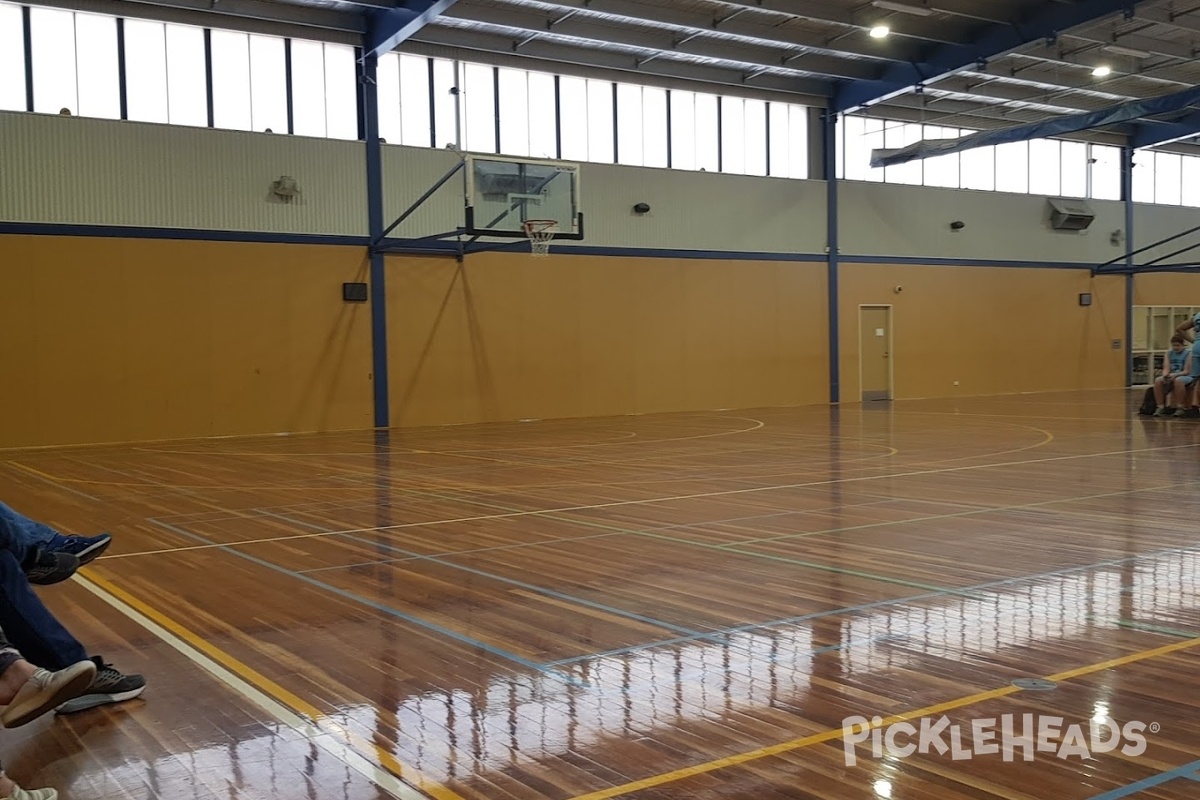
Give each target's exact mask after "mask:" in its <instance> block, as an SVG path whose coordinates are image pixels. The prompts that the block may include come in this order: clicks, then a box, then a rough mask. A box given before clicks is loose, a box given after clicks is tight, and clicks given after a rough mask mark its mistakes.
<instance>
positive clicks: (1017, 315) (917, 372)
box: [839, 264, 1125, 402]
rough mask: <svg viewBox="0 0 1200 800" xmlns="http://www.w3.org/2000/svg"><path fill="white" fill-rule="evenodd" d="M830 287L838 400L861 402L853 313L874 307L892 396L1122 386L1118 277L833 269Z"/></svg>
mask: <svg viewBox="0 0 1200 800" xmlns="http://www.w3.org/2000/svg"><path fill="white" fill-rule="evenodd" d="M896 286H901V287H903V291H901V292H900V293H896V291H895V287H896ZM839 288H840V295H839V300H840V305H839V314H840V320H839V331H840V335H841V360H840V364H841V371H842V375H841V389H842V400H843V401H844V402H856V401H858V400H859V398H860V397H861V393H860V390H859V364H858V357H859V344H858V336H859V330H858V308H859V306H860V305H876V304H877V305H888V304H890V305H892V307H893V310H892V327H893V341H892V356H893V361H894V363H893V370H894V391H895V396H896V397H897V398H898V399H904V398H914V397H954V396H964V397H966V396H975V395H986V394H1006V393H1012V392H1036V391H1053V390H1070V389H1081V388H1083V389H1090V388H1103V387H1116V386H1123V385H1124V355H1123V352H1124V351H1123V350H1113V349H1112V340H1114V339H1121V340H1124V338H1125V305H1124V303H1125V294H1124V293H1125V288H1124V278H1123V277H1121V276H1105V277H1100V278H1096V279H1093V278H1092V277H1091V275H1090V273H1089V272H1088V271H1086V270H1061V269H1015V268H1006V267H996V268H992V267H946V266H908V265H895V264H887V265H883V264H843V265H842V266H841V271H840V281H839ZM1081 292H1091V293H1092V295H1093V305H1091V306H1090V307H1086V308H1085V307H1081V306H1080V305H1079V303H1078V295H1079V294H1080V293H1081ZM954 381H958V382H959V385H958V386H955V385H954Z"/></svg>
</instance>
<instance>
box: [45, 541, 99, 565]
mask: <svg viewBox="0 0 1200 800" xmlns="http://www.w3.org/2000/svg"><path fill="white" fill-rule="evenodd" d="M110 544H112V536H110V535H109V534H107V533H102V534H100V535H99V536H63V535H62V534H59V535H58V536H55V537H54V538H53V539H51V540H50V541H49V542H48V543H47V544H46V549H47V550H50V551H51V552H54V553H70V554H71V555H73V556H75V557H76V558H78V559H79V566H81V567H82V566H83V565H84V564H90V563H91V562H93V561H95V560H96V559H97V558H99V557H100V556H101V555H102V554H103V553H104V551H105V550H107V549H108V546H109V545H110Z"/></svg>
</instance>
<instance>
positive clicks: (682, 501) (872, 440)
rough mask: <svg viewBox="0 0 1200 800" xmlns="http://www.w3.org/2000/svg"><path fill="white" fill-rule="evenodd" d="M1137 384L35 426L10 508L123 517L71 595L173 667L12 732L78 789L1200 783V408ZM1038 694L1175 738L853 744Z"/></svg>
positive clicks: (1077, 712) (487, 793)
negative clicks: (240, 432)
mask: <svg viewBox="0 0 1200 800" xmlns="http://www.w3.org/2000/svg"><path fill="white" fill-rule="evenodd" d="M1132 400H1133V398H1132V395H1131V394H1129V393H1127V392H1124V391H1104V392H1084V393H1077V394H1045V395H1030V396H1006V397H995V398H981V399H970V400H930V401H910V402H897V403H894V404H877V405H875V406H873V407H867V408H863V407H859V406H855V405H850V406H846V407H842V408H840V409H829V408H825V407H810V408H796V409H765V410H749V411H722V412H711V413H690V414H665V415H653V416H641V417H623V418H614V419H591V420H564V421H543V422H529V423H524V424H496V425H486V426H469V427H449V428H438V429H422V430H405V431H392V432H390V434H389V433H379V434H374V433H370V432H366V433H347V434H339V435H320V436H294V437H259V438H247V439H224V440H207V441H192V442H172V443H153V444H146V445H137V446H113V447H109V446H105V447H78V448H60V449H51V450H26V451H6V452H3V453H0V480H2V481H3V484H2V485H3V486H4V492H3V498H2V499H4V500H6V501H7V502H9V503H10V504H12V505H14V506H16V507H18V508H20V509H22V510H24V511H26V512H27V513H29V514H31V515H33V516H36V517H39V518H41V519H43V520H46V521H48V522H51V523H52V524H55V525H57V526H59V527H61V528H63V529H66V530H69V531H74V532H94V531H96V530H99V529H108V530H111V531H112V532H113V533H114V534H115V536H116V541H115V544H114V546H113V548H112V550H111V551H110V555H108V556H107V557H105V558H103V559H102V560H100V561H98V562H97V563H96V564H95V565H93V566H91V567H89V568H86V569H85V570H83V572H82V573H81V575H80V576H78V577H77V578H76V579H75V580H74V581H72V582H69V583H68V584H64V585H62V586H59V587H49V588H47V589H45V590H42V594H43V596H44V597H45V598H46V599H47V602H49V603H50V605H51V606H52V608H53V609H55V611H56V612H58V613H59V614H60V615H61V617H62V618H63V619H64V621H66V622H67V623H68V625H69V626H70V627H71V628H72V629H74V630H75V631H76V632H77V634H78V635H79V636H80V638H82V639H83V640H84V641H85V642H87V643H88V644H89V646H91V647H92V648H93V649H94V650H95V651H97V652H100V653H103V654H104V655H105V656H107V657H108V658H109V659H111V660H113V661H114V662H115V663H116V665H117V666H118V667H120V668H122V669H124V670H126V671H138V672H142V673H144V674H145V675H146V676H147V678H148V679H149V682H150V686H149V689H148V690H147V692H146V695H145V697H144V699H142V700H137V701H133V702H130V703H126V704H124V705H122V706H110V707H107V708H104V709H98V710H94V711H90V712H86V713H84V714H80V715H77V716H73V717H68V718H59V719H54V718H47V719H43V720H40V721H38V722H37V723H35V724H34V725H31V726H29V728H26V729H21V730H20V731H14V732H8V733H6V734H5V735H4V738H3V748H2V750H0V754H2V755H3V756H4V761H5V763H6V764H7V765H8V766H9V768H10V772H11V773H12V774H14V776H15V777H17V778H18V779H19V780H21V781H23V782H24V783H26V784H29V785H45V784H51V785H56V786H58V787H59V788H60V790H62V791H63V796H64V798H78V799H79V800H83V799H84V798H139V799H140V798H171V800H180V799H181V798H205V799H206V800H207V799H208V798H217V797H220V798H233V799H239V798H285V799H286V800H290V799H291V798H320V800H327V799H328V798H345V800H360V798H371V799H374V798H387V797H393V796H396V797H404V798H416V797H423V796H428V797H434V798H471V799H472V800H475V799H484V800H504V799H505V798H528V799H529V800H535V799H542V798H546V799H548V800H601V798H615V797H623V798H630V800H652V799H655V800H662V799H664V798H686V799H687V800H701V799H702V798H746V800H770V799H771V798H785V797H786V798H820V799H821V800H842V799H843V798H845V799H846V800H859V799H860V798H890V800H909V799H912V800H916V799H918V798H920V799H921V800H931V799H933V798H937V799H938V800H953V799H954V798H1056V800H1084V799H1085V798H1087V799H1090V798H1098V797H1103V798H1105V800H1113V798H1119V797H1126V796H1136V797H1144V798H1158V800H1168V799H1169V798H1185V797H1195V796H1196V795H1197V792H1198V791H1200V783H1198V780H1200V694H1198V692H1197V688H1198V685H1200V680H1198V678H1197V674H1198V672H1200V541H1198V538H1200V537H1198V536H1197V532H1196V527H1197V525H1196V520H1197V519H1200V422H1193V421H1187V420H1181V421H1166V420H1156V419H1144V418H1137V417H1132V416H1130V413H1129V409H1130V408H1131V406H1132ZM1030 677H1035V678H1050V679H1052V680H1053V681H1055V683H1056V685H1057V688H1055V689H1054V690H1052V691H1022V690H1019V689H1017V688H1016V687H1014V686H1013V683H1012V682H1013V681H1014V680H1015V679H1019V678H1030ZM1005 714H1013V715H1016V720H1017V721H1018V724H1019V723H1020V721H1021V720H1022V715H1025V714H1032V715H1034V719H1035V720H1039V719H1041V720H1044V719H1045V718H1046V717H1060V718H1062V719H1063V729H1064V730H1065V729H1066V728H1067V727H1068V726H1070V725H1072V724H1080V725H1082V726H1084V730H1087V726H1088V721H1089V720H1091V719H1092V718H1093V717H1096V716H1104V715H1108V716H1111V717H1113V718H1115V719H1116V720H1117V721H1118V723H1119V724H1122V725H1124V724H1126V723H1130V722H1135V721H1140V722H1142V723H1143V724H1145V725H1146V726H1147V731H1146V732H1145V734H1144V735H1145V737H1146V741H1147V746H1146V751H1145V753H1144V754H1141V755H1136V754H1135V755H1129V754H1127V753H1124V752H1122V751H1121V750H1120V749H1118V750H1114V751H1112V752H1097V753H1091V754H1090V755H1089V756H1088V757H1087V758H1081V757H1079V756H1076V757H1073V758H1059V757H1057V756H1056V754H1055V753H1042V752H1038V753H1037V754H1036V757H1035V758H1034V760H1033V761H1025V760H1023V756H1022V752H1023V751H1018V752H1017V755H1016V759H1015V761H1012V762H1006V761H1005V759H1004V756H1002V755H982V754H976V755H975V756H974V757H973V758H971V759H962V758H960V759H955V758H953V757H952V754H950V753H947V754H945V755H940V754H938V753H937V752H936V751H932V752H929V753H928V754H919V753H918V754H915V755H913V756H911V757H907V758H902V757H899V756H896V755H889V754H887V753H886V752H885V753H884V754H883V756H882V757H879V758H876V757H874V756H873V755H872V752H871V746H870V743H869V742H868V743H865V744H862V745H859V746H858V748H857V749H853V748H852V752H853V753H854V754H855V757H856V763H855V764H854V765H853V766H848V765H847V763H846V753H845V746H844V744H843V742H842V739H841V738H840V728H841V726H842V721H843V720H844V719H845V718H847V717H851V716H855V715H858V716H862V717H865V718H872V717H881V718H882V720H881V722H880V723H879V724H880V728H879V730H880V732H881V733H883V732H886V731H887V726H889V725H890V724H891V723H894V722H897V721H899V720H900V719H903V720H911V721H912V724H913V725H914V727H919V726H920V725H921V724H922V720H923V719H924V720H927V721H929V722H931V723H932V722H936V721H937V720H938V719H939V718H940V717H942V716H945V717H947V718H948V719H949V721H950V722H951V723H953V724H958V725H960V726H962V729H963V730H964V731H965V737H966V738H970V737H971V725H972V720H976V719H989V718H991V719H996V718H999V717H1001V716H1002V715H1005ZM1064 735H1065V734H1064ZM1064 735H1052V736H1051V737H1050V739H1051V747H1052V748H1053V747H1056V746H1059V745H1061V744H1062V741H1063V740H1064ZM904 741H905V740H904V739H903V737H902V738H901V739H900V740H898V743H900V744H903V743H904ZM1125 741H1126V743H1128V740H1125ZM968 746H969V742H968ZM411 787H418V789H419V791H418V790H414V789H413V788H411Z"/></svg>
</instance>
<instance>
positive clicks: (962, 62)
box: [833, 0, 1141, 113]
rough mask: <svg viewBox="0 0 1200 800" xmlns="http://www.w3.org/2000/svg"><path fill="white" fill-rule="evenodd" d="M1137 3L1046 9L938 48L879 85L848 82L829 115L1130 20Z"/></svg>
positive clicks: (1082, 2)
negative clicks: (1035, 45)
mask: <svg viewBox="0 0 1200 800" xmlns="http://www.w3.org/2000/svg"><path fill="white" fill-rule="evenodd" d="M1138 2H1141V0H1078V2H1075V3H1044V4H1042V5H1039V6H1036V7H1035V8H1033V9H1031V10H1030V11H1029V12H1028V13H1027V14H1026V15H1025V17H1024V18H1023V19H1021V20H1019V21H1016V22H1013V23H995V24H991V25H988V26H986V27H985V28H984V29H983V31H982V32H981V33H980V34H979V36H978V37H977V38H976V39H975V41H974V42H972V43H970V44H941V45H937V46H936V47H934V48H933V49H931V50H930V51H929V53H928V55H926V56H925V57H923V58H922V59H921V60H919V61H913V62H911V63H902V64H893V65H892V66H890V67H888V68H887V69H886V70H885V71H884V73H883V75H881V76H880V77H879V78H877V79H871V80H859V81H852V82H849V83H847V84H845V85H843V86H842V87H841V89H840V90H839V91H838V92H837V93H836V95H835V96H834V104H833V110H834V111H837V112H840V113H846V112H849V111H854V110H855V109H858V108H862V107H863V106H867V105H870V104H872V103H877V102H879V101H881V100H887V99H889V98H892V97H895V96H896V95H898V94H903V93H905V92H907V91H908V90H910V89H912V88H913V87H915V86H921V85H923V84H925V83H929V82H930V81H934V80H937V79H938V78H942V77H945V76H946V75H951V74H953V73H955V72H958V71H959V70H962V69H966V68H967V67H973V66H975V65H986V64H987V62H988V61H989V60H990V59H993V58H995V57H997V56H1000V55H1003V54H1005V53H1009V52H1011V51H1013V50H1016V49H1017V48H1019V47H1022V46H1024V45H1027V44H1029V43H1031V42H1037V41H1041V40H1053V39H1054V38H1056V37H1057V36H1058V34H1060V33H1063V32H1066V31H1067V30H1069V29H1070V28H1074V27H1076V26H1079V25H1084V24H1086V23H1089V22H1094V21H1096V20H1098V19H1102V18H1104V17H1107V16H1109V15H1110V14H1117V13H1122V12H1123V13H1126V14H1132V10H1133V7H1134V6H1135V5H1136V4H1137V3H1138Z"/></svg>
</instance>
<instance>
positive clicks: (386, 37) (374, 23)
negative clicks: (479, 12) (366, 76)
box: [363, 0, 456, 59]
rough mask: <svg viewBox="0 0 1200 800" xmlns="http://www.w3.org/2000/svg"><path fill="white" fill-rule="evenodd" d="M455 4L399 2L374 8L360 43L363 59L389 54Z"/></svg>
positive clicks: (452, 0) (428, 0) (427, 0)
mask: <svg viewBox="0 0 1200 800" xmlns="http://www.w3.org/2000/svg"><path fill="white" fill-rule="evenodd" d="M455 2H456V0H401V2H400V4H399V5H396V6H393V7H391V8H377V9H374V10H372V11H370V12H369V13H368V20H369V22H368V25H367V35H366V37H364V41H363V58H364V59H366V58H371V57H372V56H375V57H378V56H381V55H383V54H384V53H390V52H391V51H393V50H395V49H396V48H397V47H399V46H400V45H401V44H402V43H403V42H405V41H406V40H408V39H411V38H412V37H413V35H414V34H415V33H416V32H417V31H419V30H421V29H422V28H424V27H425V26H426V25H428V24H429V23H430V22H431V21H432V20H433V19H434V18H436V17H437V16H438V15H439V14H442V13H443V12H445V11H446V10H447V9H448V8H450V7H451V6H452V5H454V3H455Z"/></svg>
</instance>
